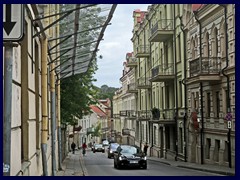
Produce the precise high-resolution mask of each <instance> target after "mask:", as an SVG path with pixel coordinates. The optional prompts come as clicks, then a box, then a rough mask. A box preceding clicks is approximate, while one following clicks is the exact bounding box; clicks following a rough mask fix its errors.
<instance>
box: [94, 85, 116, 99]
mask: <svg viewBox="0 0 240 180" xmlns="http://www.w3.org/2000/svg"><path fill="white" fill-rule="evenodd" d="M117 90H118V88H115V87H108V86H107V85H102V86H101V87H100V88H99V94H98V96H99V99H106V98H109V99H112V97H113V96H114V92H115V91H117Z"/></svg>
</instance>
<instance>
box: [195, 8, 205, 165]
mask: <svg viewBox="0 0 240 180" xmlns="http://www.w3.org/2000/svg"><path fill="white" fill-rule="evenodd" d="M193 13H194V17H195V19H196V21H197V22H198V24H199V43H200V46H199V52H200V67H202V24H201V22H200V21H199V19H198V17H197V11H194V12H193ZM200 96H201V100H200V104H201V107H200V113H201V123H202V128H201V131H200V135H201V137H200V138H201V139H200V142H201V164H203V163H204V162H203V161H204V158H203V145H204V134H203V132H204V117H203V85H202V82H200Z"/></svg>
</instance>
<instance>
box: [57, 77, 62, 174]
mask: <svg viewBox="0 0 240 180" xmlns="http://www.w3.org/2000/svg"><path fill="white" fill-rule="evenodd" d="M56 82H57V108H58V110H57V121H58V123H57V125H58V131H57V132H58V169H59V170H62V137H61V136H62V132H61V106H60V103H61V92H60V79H58V78H57V81H56Z"/></svg>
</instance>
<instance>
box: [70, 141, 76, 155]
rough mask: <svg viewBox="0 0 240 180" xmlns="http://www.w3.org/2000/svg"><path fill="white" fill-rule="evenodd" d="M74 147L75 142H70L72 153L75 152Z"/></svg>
mask: <svg viewBox="0 0 240 180" xmlns="http://www.w3.org/2000/svg"><path fill="white" fill-rule="evenodd" d="M75 148H76V144H75V143H74V142H72V144H71V149H72V153H73V154H74V153H75Z"/></svg>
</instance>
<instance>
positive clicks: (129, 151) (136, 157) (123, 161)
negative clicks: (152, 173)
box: [114, 145, 147, 169]
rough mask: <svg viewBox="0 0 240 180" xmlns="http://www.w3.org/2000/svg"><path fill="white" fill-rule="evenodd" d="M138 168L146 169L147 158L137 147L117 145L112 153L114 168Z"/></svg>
mask: <svg viewBox="0 0 240 180" xmlns="http://www.w3.org/2000/svg"><path fill="white" fill-rule="evenodd" d="M121 167H140V168H143V169H147V157H146V156H145V154H144V153H143V152H142V150H141V149H140V148H139V147H137V146H131V145H119V146H118V148H117V150H116V151H115V152H114V168H117V169H119V168H121Z"/></svg>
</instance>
